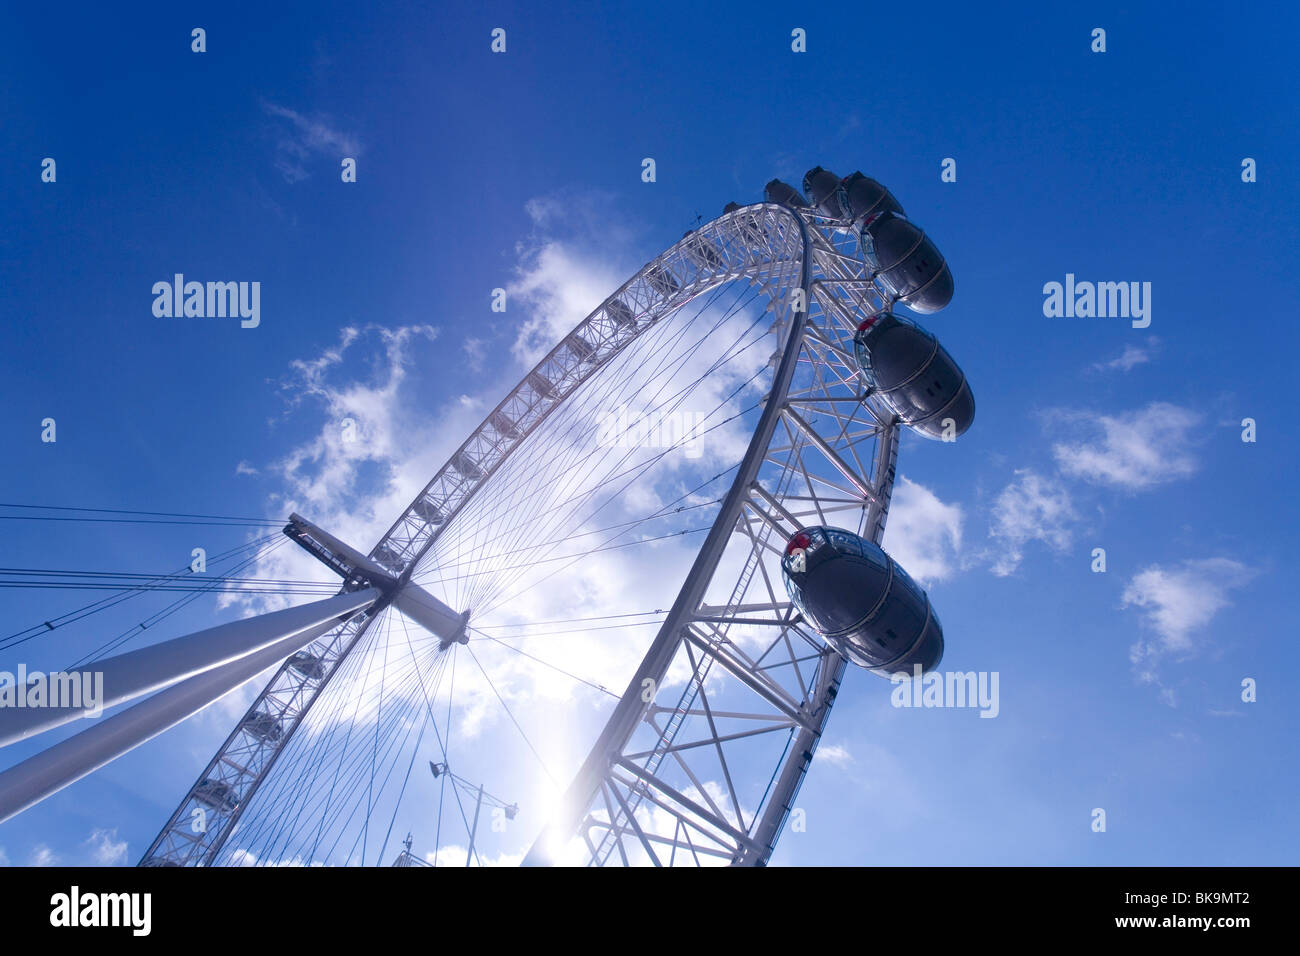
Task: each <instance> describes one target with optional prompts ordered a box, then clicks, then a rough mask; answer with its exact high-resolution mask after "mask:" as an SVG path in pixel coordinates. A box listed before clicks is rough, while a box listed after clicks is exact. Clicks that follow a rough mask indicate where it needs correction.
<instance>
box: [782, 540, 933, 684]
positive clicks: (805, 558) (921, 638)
mask: <svg viewBox="0 0 1300 956" xmlns="http://www.w3.org/2000/svg"><path fill="white" fill-rule="evenodd" d="M781 576H782V578H783V579H784V581H785V588H786V593H788V594H789V595H790V600H791V602H792V603H793V604H794V606H795V607H796V608H797V609H798V610H799V613H800V614H801V615H803V618H804V620H805V621H806V622H807V623H808V624H809V625H811V626H812V627H813V628H814V629H815V630H816V631H817V632H818V633H819V634H821V636H822V637H823V638H824V639H825V640H826V643H828V644H830V646H831V647H833V648H835V650H836V651H837V652H839V654H840V655H841V656H842V657H844V658H845V660H848V661H849V662H851V663H853V664H857V665H858V666H859V667H865V668H867V669H868V670H870V671H872V672H874V673H876V674H880V675H881V676H883V677H889V676H891V675H893V674H896V673H898V672H902V673H904V674H906V675H907V676H909V677H911V676H914V674H915V673H916V672H915V670H914V668H915V667H916V665H920V668H921V673H925V672H927V671H931V670H934V669H935V668H936V667H938V666H939V661H940V660H941V659H942V658H943V627H942V625H940V623H939V619H938V617H936V616H935V613H934V609H933V608H932V607H931V606H930V599H929V597H927V596H926V593H925V592H924V591H923V590H921V588H920V587H918V586H917V584H916V582H915V581H913V580H912V578H911V577H910V576H909V575H908V573H907V572H906V571H904V570H903V567H902V565H900V564H899V563H898V562H897V561H895V560H894V559H893V558H891V557H890V556H889V555H888V554H886V553H885V552H884V550H883V549H882V548H881V547H880V546H879V545H877V544H875V543H873V542H871V541H869V540H867V539H866V538H863V537H860V536H859V535H856V534H853V533H852V532H850V531H845V530H843V529H842V528H828V527H823V526H816V527H811V528H804V529H802V530H800V531H798V532H796V533H795V534H794V535H793V536H792V537H791V538H790V540H789V542H788V543H787V544H786V548H785V556H784V557H783V558H782V560H781Z"/></svg>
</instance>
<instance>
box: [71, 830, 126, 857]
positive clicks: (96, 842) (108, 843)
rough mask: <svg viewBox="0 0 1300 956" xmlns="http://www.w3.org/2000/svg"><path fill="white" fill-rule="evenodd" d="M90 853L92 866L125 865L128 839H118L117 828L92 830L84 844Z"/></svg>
mask: <svg viewBox="0 0 1300 956" xmlns="http://www.w3.org/2000/svg"><path fill="white" fill-rule="evenodd" d="M82 845H83V846H84V847H85V848H86V849H87V851H88V852H89V854H90V865H91V866H125V865H126V841H125V840H119V839H117V830H116V829H113V830H101V829H98V828H96V829H95V830H93V831H91V834H90V838H89V839H88V840H86V842H85V843H84V844H82Z"/></svg>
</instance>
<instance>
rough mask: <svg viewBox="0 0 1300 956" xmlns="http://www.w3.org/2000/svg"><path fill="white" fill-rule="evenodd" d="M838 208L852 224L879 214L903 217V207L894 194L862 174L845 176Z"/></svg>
mask: <svg viewBox="0 0 1300 956" xmlns="http://www.w3.org/2000/svg"><path fill="white" fill-rule="evenodd" d="M839 200H840V206H841V207H842V208H843V210H844V215H845V216H846V217H847V218H849V219H852V220H853V221H854V222H865V221H866V220H867V219H869V218H870V217H872V216H874V215H876V213H880V212H894V213H898V215H900V216H902V215H905V213H904V212H903V207H902V205H901V204H900V203H899V201H898V200H897V199H895V198H894V194H893V193H891V192H890V191H889V190H888V189H886V188H885V187H884V186H882V185H881V184H880V183H878V182H876V181H875V180H874V179H872V178H871V177H870V176H864V175H862V173H852V174H850V175H848V176H845V177H844V179H843V180H842V181H841V182H840V188H839Z"/></svg>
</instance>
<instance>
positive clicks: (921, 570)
mask: <svg viewBox="0 0 1300 956" xmlns="http://www.w3.org/2000/svg"><path fill="white" fill-rule="evenodd" d="M962 521H963V514H962V509H961V506H960V505H956V504H947V503H945V502H943V501H941V500H940V499H939V497H938V495H936V494H935V493H934V492H933V491H931V490H930V489H929V488H926V487H925V486H924V485H920V484H917V483H916V482H914V481H912V480H911V479H910V478H907V477H900V478H899V481H898V484H897V486H896V487H895V489H894V498H893V501H892V502H891V503H890V507H889V523H888V524H887V525H886V526H885V538H884V542H883V543H884V546H885V549H886V550H887V551H888V552H889V553H890V555H892V556H893V557H894V559H895V560H897V561H898V562H899V563H900V564H902V566H903V567H905V568H906V569H907V571H908V573H909V574H911V575H912V577H914V578H916V579H918V580H920V581H925V582H930V581H942V580H944V579H945V578H948V577H951V576H952V574H953V573H954V572H955V571H956V570H957V568H958V566H959V561H960V557H961V547H962Z"/></svg>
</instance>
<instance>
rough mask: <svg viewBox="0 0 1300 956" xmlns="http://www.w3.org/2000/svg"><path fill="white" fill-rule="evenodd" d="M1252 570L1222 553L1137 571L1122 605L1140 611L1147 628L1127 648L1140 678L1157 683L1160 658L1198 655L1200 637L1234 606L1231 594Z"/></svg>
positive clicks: (1249, 575) (1249, 577)
mask: <svg viewBox="0 0 1300 956" xmlns="http://www.w3.org/2000/svg"><path fill="white" fill-rule="evenodd" d="M1254 574H1255V572H1254V571H1253V570H1252V569H1250V568H1248V567H1247V566H1246V565H1244V564H1242V563H1241V562H1240V561H1236V560H1233V559H1231V558H1223V557H1218V558H1203V559H1197V560H1188V561H1184V562H1182V563H1181V564H1179V565H1177V566H1175V567H1162V566H1160V565H1151V566H1150V567H1147V568H1143V569H1142V570H1141V571H1139V572H1138V573H1137V574H1136V575H1135V576H1134V577H1133V580H1132V581H1130V582H1129V584H1128V586H1127V587H1126V588H1125V589H1124V598H1123V606H1124V607H1126V608H1128V607H1135V608H1139V609H1141V612H1142V618H1143V625H1144V627H1145V629H1146V631H1147V636H1144V637H1142V638H1140V639H1139V640H1138V641H1137V642H1136V643H1134V644H1133V646H1132V647H1131V648H1130V649H1129V659H1130V660H1131V661H1132V663H1133V667H1134V670H1135V671H1136V672H1137V675H1138V677H1139V679H1141V680H1143V681H1145V682H1154V681H1156V680H1157V668H1158V666H1159V665H1160V663H1161V662H1162V661H1164V660H1166V659H1168V658H1173V659H1182V658H1187V657H1190V656H1192V655H1193V654H1195V652H1196V650H1197V644H1196V640H1195V638H1196V635H1197V634H1198V633H1199V632H1202V631H1204V630H1205V629H1206V627H1207V626H1208V625H1209V623H1210V620H1211V619H1212V618H1213V617H1214V615H1216V614H1217V613H1218V612H1219V611H1221V610H1223V609H1224V608H1226V607H1228V606H1229V605H1230V604H1231V601H1230V600H1229V594H1230V593H1231V592H1232V591H1234V590H1236V589H1238V588H1240V587H1242V586H1243V585H1245V584H1246V583H1247V582H1248V581H1250V579H1251V578H1252V577H1254Z"/></svg>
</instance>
